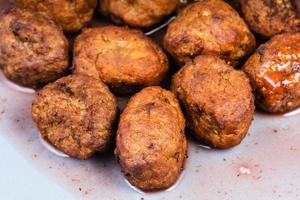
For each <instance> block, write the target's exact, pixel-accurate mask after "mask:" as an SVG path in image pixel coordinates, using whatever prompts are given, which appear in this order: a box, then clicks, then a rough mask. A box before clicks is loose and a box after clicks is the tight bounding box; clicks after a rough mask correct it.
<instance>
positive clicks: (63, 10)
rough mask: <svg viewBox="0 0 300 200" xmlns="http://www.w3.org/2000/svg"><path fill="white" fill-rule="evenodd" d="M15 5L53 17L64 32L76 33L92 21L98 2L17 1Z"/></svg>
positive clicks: (83, 0) (76, 0)
mask: <svg viewBox="0 0 300 200" xmlns="http://www.w3.org/2000/svg"><path fill="white" fill-rule="evenodd" d="M15 4H16V6H18V7H20V8H26V9H30V10H32V11H37V12H39V13H42V14H45V15H48V16H51V17H52V18H53V19H54V21H56V22H57V23H58V24H59V25H61V26H62V28H63V30H64V31H67V32H76V31H79V30H80V29H81V28H82V27H84V26H85V25H86V24H87V23H88V22H89V21H90V20H91V19H92V17H93V13H94V10H95V8H96V5H97V0H72V1H70V0H15Z"/></svg>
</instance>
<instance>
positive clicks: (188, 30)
mask: <svg viewBox="0 0 300 200" xmlns="http://www.w3.org/2000/svg"><path fill="white" fill-rule="evenodd" d="M255 45H256V42H255V38H254V36H253V34H252V33H251V32H250V31H249V29H248V27H247V25H246V23H245V22H244V21H243V19H242V18H241V17H240V16H239V14H238V13H237V12H236V11H235V10H234V9H233V8H232V7H231V6H230V5H228V4H227V3H226V2H224V1H221V0H201V1H199V2H197V3H192V4H190V5H188V6H186V7H185V8H184V9H183V10H182V11H181V12H180V13H179V15H178V16H177V18H176V19H175V20H174V21H172V22H171V23H170V24H169V27H168V29H167V33H166V34H165V36H164V47H165V49H166V50H167V51H168V52H169V53H170V54H171V55H172V56H173V57H174V58H175V59H176V60H177V61H179V62H187V61H190V60H192V59H193V58H194V57H195V56H197V55H200V54H209V55H217V56H219V57H221V58H223V59H225V60H227V61H230V62H233V63H234V62H236V61H238V60H239V59H241V58H243V57H245V56H246V55H248V54H249V53H251V52H252V50H254V48H255Z"/></svg>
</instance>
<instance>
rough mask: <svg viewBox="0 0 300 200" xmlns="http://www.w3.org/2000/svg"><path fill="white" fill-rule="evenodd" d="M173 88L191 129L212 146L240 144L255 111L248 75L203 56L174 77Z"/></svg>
mask: <svg viewBox="0 0 300 200" xmlns="http://www.w3.org/2000/svg"><path fill="white" fill-rule="evenodd" d="M171 88H172V91H173V92H174V93H175V94H176V95H177V97H178V99H179V101H180V102H181V104H182V106H183V108H184V111H185V114H186V116H187V118H188V119H189V128H190V130H191V132H192V133H193V134H194V135H195V136H196V138H198V139H199V140H200V141H202V142H203V143H205V144H207V145H209V146H210V147H213V148H220V149H224V148H229V147H232V146H235V145H237V144H239V143H240V142H241V141H242V139H243V138H244V137H245V135H246V134H247V131H248V128H249V126H250V124H251V121H252V118H253V113H254V98H253V95H252V91H251V86H250V83H249V79H248V78H247V76H246V75H245V74H244V73H243V72H242V71H239V70H235V69H233V68H232V67H231V66H229V65H227V64H226V63H225V62H224V61H223V60H221V59H220V58H218V57H215V56H210V55H201V56H198V57H196V58H195V60H194V61H193V62H190V63H187V64H186V65H185V66H184V67H183V68H181V69H180V70H179V72H177V73H176V74H175V75H174V76H173V79H172V84H171Z"/></svg>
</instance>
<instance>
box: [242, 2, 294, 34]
mask: <svg viewBox="0 0 300 200" xmlns="http://www.w3.org/2000/svg"><path fill="white" fill-rule="evenodd" d="M240 3H241V8H242V13H243V15H244V18H245V20H246V21H247V23H248V24H249V26H250V28H251V29H252V30H253V31H254V32H256V33H258V34H260V35H262V36H264V37H271V36H273V35H276V34H279V33H282V32H289V31H300V18H299V11H300V1H298V0H297V1H295V0H281V1H274V0H240Z"/></svg>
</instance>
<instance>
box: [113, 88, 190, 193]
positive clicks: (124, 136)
mask: <svg viewBox="0 0 300 200" xmlns="http://www.w3.org/2000/svg"><path fill="white" fill-rule="evenodd" d="M184 128H185V119H184V117H183V114H182V112H181V109H180V106H179V103H178V101H177V99H176V97H175V96H174V95H173V94H172V93H171V92H169V91H167V90H164V89H162V88H160V87H158V86H152V87H147V88H145V89H143V90H142V91H141V92H139V93H137V94H136V95H135V96H133V97H132V98H131V99H130V101H129V104H128V105H127V107H126V108H125V110H124V112H123V113H122V115H121V118H120V122H119V128H118V132H117V147H116V150H115V154H116V157H117V159H118V161H119V163H120V164H121V168H122V171H123V173H124V175H125V176H126V178H127V179H128V181H129V182H130V183H131V184H133V185H134V186H136V187H138V188H140V189H142V190H148V191H149V190H160V189H165V188H168V187H170V186H171V185H173V184H174V183H175V182H176V180H177V179H178V177H179V175H180V172H181V171H182V170H183V167H184V161H185V158H186V155H187V141H186V138H185V134H184Z"/></svg>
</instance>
